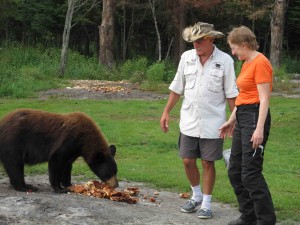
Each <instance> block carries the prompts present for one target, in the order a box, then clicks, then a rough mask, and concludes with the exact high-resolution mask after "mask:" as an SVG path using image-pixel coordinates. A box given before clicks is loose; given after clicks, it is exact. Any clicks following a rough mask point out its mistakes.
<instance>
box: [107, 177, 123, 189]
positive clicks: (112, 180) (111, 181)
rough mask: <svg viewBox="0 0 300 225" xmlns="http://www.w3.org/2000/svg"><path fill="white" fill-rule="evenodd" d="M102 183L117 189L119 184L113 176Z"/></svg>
mask: <svg viewBox="0 0 300 225" xmlns="http://www.w3.org/2000/svg"><path fill="white" fill-rule="evenodd" d="M104 183H105V184H107V185H109V186H110V187H113V188H116V187H119V182H118V179H117V177H116V176H113V177H112V178H110V179H108V180H107V181H105V182H104Z"/></svg>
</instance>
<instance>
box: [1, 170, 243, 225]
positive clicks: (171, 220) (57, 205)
mask: <svg viewBox="0 0 300 225" xmlns="http://www.w3.org/2000/svg"><path fill="white" fill-rule="evenodd" d="M73 180H74V178H73ZM26 182H27V183H29V184H31V185H34V186H36V187H39V189H40V191H39V192H35V193H25V192H17V191H15V190H14V189H13V188H12V187H11V186H10V185H9V180H8V178H7V177H6V176H4V175H3V174H2V175H0V224H1V225H8V224H9V225H10V224H30V225H31V224H33V225H35V224H43V225H44V224H47V225H52V224H53V225H58V224H59V225H71V224H74V225H75V224H78V225H79V224H80V225H83V224H87V225H94V224H95V225H96V224H126V225H129V224H155V225H158V224H168V225H171V224H210V225H212V224H214V225H224V224H227V222H229V221H230V220H232V219H233V218H236V217H238V216H239V213H238V211H237V210H236V209H234V208H231V207H230V206H228V205H226V204H221V203H218V202H214V201H213V203H212V207H213V213H214V214H213V218H212V219H210V220H201V219H198V218H197V217H196V214H195V213H190V214H187V213H181V212H180V206H181V205H182V204H184V203H185V201H186V199H182V198H180V196H179V193H171V192H167V191H164V190H157V189H153V188H149V187H147V186H145V185H144V184H143V183H134V182H130V181H128V182H127V181H122V182H120V187H119V188H118V189H120V190H124V189H125V188H127V187H133V186H134V187H139V189H140V194H139V195H138V198H139V202H138V203H136V204H128V203H124V202H114V201H111V200H109V199H103V198H95V197H87V196H83V195H79V194H74V193H69V194H55V193H54V192H53V191H52V189H51V187H50V185H49V181H48V176H47V175H46V174H45V175H36V176H29V177H26ZM77 183H78V184H79V183H80V182H77ZM83 183H85V182H83ZM155 192H158V195H155V194H156V193H155ZM144 196H148V198H147V199H144ZM151 196H152V197H155V202H154V203H153V202H150V201H149V197H151Z"/></svg>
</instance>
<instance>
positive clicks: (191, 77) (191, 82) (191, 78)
mask: <svg viewBox="0 0 300 225" xmlns="http://www.w3.org/2000/svg"><path fill="white" fill-rule="evenodd" d="M196 72H197V69H196V67H195V66H193V67H190V66H188V67H187V68H186V69H185V70H184V80H185V90H189V89H193V88H194V86H195V83H196Z"/></svg>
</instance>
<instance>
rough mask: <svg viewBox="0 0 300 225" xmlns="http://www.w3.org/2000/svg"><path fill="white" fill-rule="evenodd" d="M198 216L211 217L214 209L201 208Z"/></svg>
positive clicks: (202, 217) (201, 217)
mask: <svg viewBox="0 0 300 225" xmlns="http://www.w3.org/2000/svg"><path fill="white" fill-rule="evenodd" d="M197 217H198V218H200V219H210V218H211V217H212V211H211V210H210V209H205V208H203V209H199V210H198V211H197Z"/></svg>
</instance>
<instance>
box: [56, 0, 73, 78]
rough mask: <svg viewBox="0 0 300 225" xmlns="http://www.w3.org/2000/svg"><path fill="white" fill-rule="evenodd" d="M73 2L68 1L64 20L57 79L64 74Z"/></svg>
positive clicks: (71, 0)
mask: <svg viewBox="0 0 300 225" xmlns="http://www.w3.org/2000/svg"><path fill="white" fill-rule="evenodd" d="M75 2H76V0H68V10H67V15H66V20H65V26H64V32H63V41H62V49H61V56H60V67H59V71H58V76H59V77H63V76H64V73H65V67H66V63H67V55H68V46H69V39H70V31H71V26H72V17H73V13H74V6H75Z"/></svg>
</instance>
